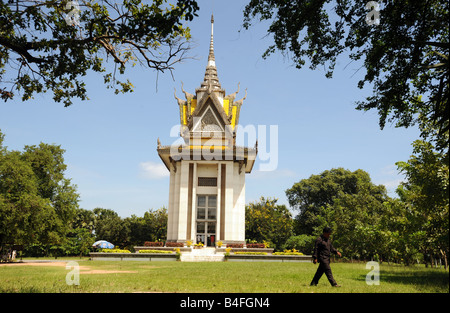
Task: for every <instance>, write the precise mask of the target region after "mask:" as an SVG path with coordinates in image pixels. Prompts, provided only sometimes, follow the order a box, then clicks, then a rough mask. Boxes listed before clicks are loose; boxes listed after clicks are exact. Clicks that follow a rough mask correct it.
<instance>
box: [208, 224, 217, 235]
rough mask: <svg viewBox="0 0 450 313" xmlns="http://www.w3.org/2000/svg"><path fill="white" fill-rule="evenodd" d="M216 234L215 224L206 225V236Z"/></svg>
mask: <svg viewBox="0 0 450 313" xmlns="http://www.w3.org/2000/svg"><path fill="white" fill-rule="evenodd" d="M215 233H216V223H208V234H215Z"/></svg>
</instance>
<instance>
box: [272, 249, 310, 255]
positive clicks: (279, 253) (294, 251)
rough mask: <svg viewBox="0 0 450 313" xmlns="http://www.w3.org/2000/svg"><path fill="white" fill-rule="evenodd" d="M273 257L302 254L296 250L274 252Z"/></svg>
mask: <svg viewBox="0 0 450 313" xmlns="http://www.w3.org/2000/svg"><path fill="white" fill-rule="evenodd" d="M273 255H303V253H301V252H299V251H298V250H295V249H293V250H284V251H283V252H274V253H273Z"/></svg>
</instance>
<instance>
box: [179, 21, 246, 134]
mask: <svg viewBox="0 0 450 313" xmlns="http://www.w3.org/2000/svg"><path fill="white" fill-rule="evenodd" d="M213 31H214V17H213V16H211V42H210V47H209V55H208V63H207V66H206V71H205V77H204V80H203V82H202V83H201V85H200V87H199V88H197V89H196V90H195V95H194V94H191V93H188V92H186V91H185V90H184V87H183V82H182V83H181V90H182V92H183V93H184V96H185V99H186V100H184V99H180V98H178V97H177V95H176V90H175V99H176V100H177V102H178V107H179V110H180V124H181V134H182V136H183V137H186V136H187V135H188V132H189V133H192V132H225V131H227V130H228V131H232V135H233V137H234V136H235V132H236V131H235V129H236V125H238V123H239V113H240V110H241V106H242V104H243V102H244V100H245V98H246V97H247V90H245V96H244V97H243V98H242V99H240V100H238V101H234V100H235V98H236V96H237V94H238V92H239V84H238V89H237V91H236V92H234V93H232V94H230V95H227V96H225V90H223V89H222V87H221V86H220V83H219V78H218V75H217V68H216V62H215V56H214V34H213ZM227 125H229V126H228V127H227Z"/></svg>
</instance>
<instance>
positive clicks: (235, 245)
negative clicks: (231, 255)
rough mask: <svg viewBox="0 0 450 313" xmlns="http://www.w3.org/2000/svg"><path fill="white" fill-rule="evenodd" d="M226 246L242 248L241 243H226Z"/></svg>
mask: <svg viewBox="0 0 450 313" xmlns="http://www.w3.org/2000/svg"><path fill="white" fill-rule="evenodd" d="M227 248H244V244H243V243H227Z"/></svg>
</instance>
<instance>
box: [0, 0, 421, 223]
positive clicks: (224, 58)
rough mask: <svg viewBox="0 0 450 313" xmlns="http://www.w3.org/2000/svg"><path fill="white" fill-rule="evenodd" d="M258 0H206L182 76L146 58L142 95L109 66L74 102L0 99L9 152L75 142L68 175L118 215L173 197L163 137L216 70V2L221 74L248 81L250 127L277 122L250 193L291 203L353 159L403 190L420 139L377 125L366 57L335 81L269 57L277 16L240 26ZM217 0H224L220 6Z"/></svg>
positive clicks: (340, 69) (229, 83) (231, 83)
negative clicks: (118, 80)
mask: <svg viewBox="0 0 450 313" xmlns="http://www.w3.org/2000/svg"><path fill="white" fill-rule="evenodd" d="M247 2H248V1H220V2H219V1H215V3H214V5H212V4H211V1H205V0H200V1H199V6H200V11H199V12H198V14H199V16H198V17H197V18H196V19H194V21H192V22H191V23H189V25H188V26H189V27H190V28H191V34H192V37H193V38H192V40H193V42H192V46H193V48H192V50H191V52H190V56H192V57H193V58H192V59H188V60H186V61H185V62H183V63H182V64H178V65H177V66H176V68H175V71H174V79H175V80H173V78H172V76H171V75H170V74H169V73H166V74H159V75H158V76H157V74H156V72H155V71H153V70H151V69H147V68H143V67H140V66H136V67H135V68H133V69H130V70H127V71H126V76H127V77H129V78H130V80H131V81H132V83H133V84H134V86H135V92H133V93H130V94H125V95H114V93H113V91H112V90H108V89H106V86H105V85H104V84H103V77H102V75H99V74H96V73H91V74H89V75H88V76H87V77H86V82H87V89H88V96H89V98H90V100H89V101H80V100H77V99H75V100H74V104H73V105H72V106H70V107H68V108H64V107H63V105H62V104H61V103H55V102H54V101H53V100H52V97H51V94H43V95H37V96H35V98H34V99H33V100H30V101H27V102H21V101H20V99H16V100H14V101H10V102H7V103H4V102H1V103H0V129H1V130H2V132H3V133H4V134H5V135H6V138H5V143H4V144H5V145H6V146H8V149H10V150H11V149H13V150H22V149H23V147H24V145H37V144H39V143H40V142H45V143H49V144H58V145H61V146H62V148H63V149H65V150H66V153H65V155H64V158H65V163H66V164H67V165H68V169H67V171H66V177H69V178H71V179H72V183H74V184H76V185H77V186H78V192H79V194H80V200H81V201H80V207H82V208H85V209H94V208H96V207H103V208H109V209H113V210H114V211H116V212H117V213H118V214H119V215H120V216H122V217H126V216H131V215H132V214H135V215H137V216H143V214H144V212H145V211H147V210H148V209H151V208H154V209H157V208H160V207H162V206H166V207H167V204H168V197H169V177H168V171H167V170H166V169H165V167H164V165H163V164H162V162H161V160H160V159H159V157H158V154H157V152H156V145H157V138H158V137H159V138H160V140H161V142H162V144H163V145H166V144H167V145H169V144H171V143H172V142H173V141H174V140H176V139H177V138H176V137H171V136H170V130H171V129H172V127H173V126H174V125H176V124H177V123H178V122H179V112H178V106H177V102H176V100H175V99H174V97H173V89H174V87H175V88H176V89H177V92H178V96H179V97H180V98H181V95H182V94H181V81H183V82H184V89H185V90H186V91H188V92H190V93H195V88H197V87H199V86H200V83H201V82H202V81H203V76H204V72H205V68H206V63H207V57H208V49H209V39H210V16H211V10H213V11H214V19H215V25H214V49H215V57H216V66H217V70H218V75H219V80H220V83H221V85H222V88H224V89H225V90H226V92H227V94H230V93H232V92H235V91H236V88H237V84H238V82H240V86H241V91H240V93H239V94H238V96H237V99H240V98H241V97H243V95H244V89H245V88H247V90H248V96H247V98H246V100H245V101H244V105H243V107H242V110H241V115H240V124H241V125H243V126H246V125H255V126H256V125H266V127H267V134H268V129H269V127H270V125H277V127H278V164H277V167H276V169H275V170H274V171H261V170H260V165H261V164H262V163H265V162H264V161H261V160H259V159H257V161H256V163H255V166H254V170H253V172H252V173H251V174H248V175H247V177H246V202H247V203H248V202H252V201H255V200H258V199H259V197H260V196H265V197H276V198H279V203H281V204H286V205H288V203H287V199H286V196H285V190H286V189H288V188H290V187H291V186H292V185H293V184H294V183H295V182H298V181H300V180H301V179H305V178H308V177H309V176H310V175H312V174H319V173H320V172H322V171H324V170H328V169H331V168H337V167H343V168H346V169H349V170H352V171H354V170H356V169H363V170H365V171H367V172H368V173H369V174H370V176H371V178H372V181H373V182H374V183H376V184H384V185H386V187H387V188H388V190H389V191H390V195H391V196H394V193H393V191H394V190H395V188H396V187H397V185H398V183H399V182H400V181H401V180H402V178H403V176H402V175H399V173H398V171H397V168H396V166H395V162H397V161H406V160H408V158H409V156H410V155H411V153H412V147H411V143H412V142H413V141H414V140H415V139H418V138H419V131H418V130H417V129H416V128H410V129H404V128H395V127H394V126H393V125H390V124H387V125H386V127H385V129H384V130H380V128H379V126H378V114H377V112H376V111H368V112H361V111H357V110H356V109H355V106H356V105H355V101H358V100H362V99H363V98H364V97H365V96H367V95H369V94H370V92H371V89H370V88H366V89H364V90H360V89H358V88H357V87H356V85H357V82H358V80H359V79H360V78H361V77H362V75H364V71H363V70H360V71H358V72H357V69H358V68H359V67H360V65H358V64H353V63H352V64H349V60H348V59H347V58H346V57H345V56H343V57H341V58H340V59H339V62H338V64H337V66H336V69H335V72H334V76H333V78H332V79H327V78H325V70H324V69H321V68H318V69H316V70H314V71H312V70H309V69H308V68H303V69H301V70H298V69H296V68H295V67H293V66H292V64H291V63H290V61H289V59H287V58H285V57H283V56H282V55H281V54H279V53H277V54H274V55H272V56H271V57H269V58H268V59H267V60H263V59H262V58H261V55H262V54H263V53H264V51H265V49H266V48H267V47H268V45H269V44H271V43H272V39H271V38H270V37H268V36H266V33H265V30H266V29H267V26H268V24H267V23H256V24H255V25H254V26H253V27H252V28H250V29H249V30H244V29H243V28H242V27H241V25H242V19H243V15H242V11H243V8H244V6H245V3H247ZM213 6H214V7H213Z"/></svg>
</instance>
